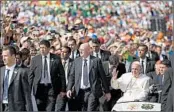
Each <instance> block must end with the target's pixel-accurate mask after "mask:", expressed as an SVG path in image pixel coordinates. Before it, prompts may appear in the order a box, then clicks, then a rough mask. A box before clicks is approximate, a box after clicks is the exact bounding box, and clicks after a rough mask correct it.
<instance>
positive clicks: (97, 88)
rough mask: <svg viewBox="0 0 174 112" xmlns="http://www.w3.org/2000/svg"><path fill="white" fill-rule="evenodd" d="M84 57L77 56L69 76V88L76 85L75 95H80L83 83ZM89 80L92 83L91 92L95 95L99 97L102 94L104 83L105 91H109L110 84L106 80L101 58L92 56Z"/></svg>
mask: <svg viewBox="0 0 174 112" xmlns="http://www.w3.org/2000/svg"><path fill="white" fill-rule="evenodd" d="M82 62H83V60H82V57H79V58H76V59H75V60H74V62H73V67H72V69H71V72H70V76H69V83H68V88H67V90H71V89H72V87H73V86H74V87H75V93H76V94H75V95H78V93H79V89H80V84H81V75H82ZM89 82H90V85H91V92H92V93H93V94H94V96H95V97H97V98H99V97H101V96H102V94H103V92H102V85H103V88H104V92H105V93H109V92H110V91H109V85H108V83H107V80H106V75H105V72H104V70H103V66H102V62H101V60H100V59H99V58H95V57H94V56H90V65H89Z"/></svg>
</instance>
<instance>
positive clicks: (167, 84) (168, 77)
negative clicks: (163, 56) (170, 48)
mask: <svg viewBox="0 0 174 112" xmlns="http://www.w3.org/2000/svg"><path fill="white" fill-rule="evenodd" d="M169 59H170V61H171V65H172V68H169V69H168V70H167V71H166V73H165V74H164V87H163V90H162V99H161V100H162V101H161V110H162V111H165V112H170V111H174V97H173V91H174V82H173V81H174V77H173V75H174V55H172V56H171V57H170V58H169Z"/></svg>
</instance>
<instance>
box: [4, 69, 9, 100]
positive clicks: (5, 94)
mask: <svg viewBox="0 0 174 112" xmlns="http://www.w3.org/2000/svg"><path fill="white" fill-rule="evenodd" d="M6 71H7V72H6V76H5V77H4V84H3V92H4V93H3V100H7V99H8V79H9V72H10V70H9V69H6Z"/></svg>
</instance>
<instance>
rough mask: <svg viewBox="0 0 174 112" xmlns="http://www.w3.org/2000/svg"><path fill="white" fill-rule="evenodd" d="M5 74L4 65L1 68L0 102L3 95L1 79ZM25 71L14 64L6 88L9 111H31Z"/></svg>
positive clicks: (29, 92)
mask: <svg viewBox="0 0 174 112" xmlns="http://www.w3.org/2000/svg"><path fill="white" fill-rule="evenodd" d="M4 74H5V67H2V68H1V85H0V88H1V96H0V101H1V103H2V95H3V79H4ZM27 74H28V73H27V71H26V70H25V69H23V68H21V67H18V66H16V67H15V69H14V72H13V75H12V78H11V81H10V84H9V88H8V105H9V111H26V110H27V111H32V110H33V107H32V103H31V91H30V87H29V83H28V81H27V76H28V75H27Z"/></svg>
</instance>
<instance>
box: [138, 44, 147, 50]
mask: <svg viewBox="0 0 174 112" xmlns="http://www.w3.org/2000/svg"><path fill="white" fill-rule="evenodd" d="M138 47H144V48H145V50H146V52H147V51H148V47H147V45H145V44H139V46H138Z"/></svg>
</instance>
